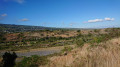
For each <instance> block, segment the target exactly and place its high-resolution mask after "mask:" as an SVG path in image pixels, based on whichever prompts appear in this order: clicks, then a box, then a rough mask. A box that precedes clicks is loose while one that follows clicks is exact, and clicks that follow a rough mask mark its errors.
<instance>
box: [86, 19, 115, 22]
mask: <svg viewBox="0 0 120 67" xmlns="http://www.w3.org/2000/svg"><path fill="white" fill-rule="evenodd" d="M114 20H115V19H114V18H104V19H94V20H88V21H87V22H85V23H93V22H103V21H114Z"/></svg>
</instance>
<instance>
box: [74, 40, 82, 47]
mask: <svg viewBox="0 0 120 67" xmlns="http://www.w3.org/2000/svg"><path fill="white" fill-rule="evenodd" d="M76 44H77V46H78V47H82V46H83V45H84V40H83V39H79V40H77V41H76Z"/></svg>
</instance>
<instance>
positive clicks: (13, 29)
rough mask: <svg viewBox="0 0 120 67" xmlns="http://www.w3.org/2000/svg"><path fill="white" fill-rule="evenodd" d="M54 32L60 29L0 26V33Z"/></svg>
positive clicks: (11, 25)
mask: <svg viewBox="0 0 120 67" xmlns="http://www.w3.org/2000/svg"><path fill="white" fill-rule="evenodd" d="M45 29H47V30H55V29H60V28H52V27H42V26H27V25H14V24H0V32H8V33H13V32H27V31H38V30H45Z"/></svg>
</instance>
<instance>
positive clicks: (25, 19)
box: [20, 18, 29, 21]
mask: <svg viewBox="0 0 120 67" xmlns="http://www.w3.org/2000/svg"><path fill="white" fill-rule="evenodd" d="M20 21H29V19H27V18H24V19H21V20H20Z"/></svg>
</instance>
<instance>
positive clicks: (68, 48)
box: [62, 46, 73, 52]
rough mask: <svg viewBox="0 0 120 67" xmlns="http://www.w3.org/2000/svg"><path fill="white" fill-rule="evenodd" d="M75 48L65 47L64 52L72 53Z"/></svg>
mask: <svg viewBox="0 0 120 67" xmlns="http://www.w3.org/2000/svg"><path fill="white" fill-rule="evenodd" d="M72 49H73V48H72V47H71V46H65V47H64V49H63V50H62V51H63V52H69V51H71V50H72Z"/></svg>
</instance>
